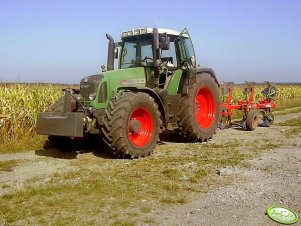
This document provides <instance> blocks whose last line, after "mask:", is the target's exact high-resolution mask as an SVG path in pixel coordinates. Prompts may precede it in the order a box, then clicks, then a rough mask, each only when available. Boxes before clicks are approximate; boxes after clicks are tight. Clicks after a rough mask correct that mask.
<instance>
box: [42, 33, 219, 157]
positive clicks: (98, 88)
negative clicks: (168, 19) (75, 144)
mask: <svg viewBox="0 0 301 226" xmlns="http://www.w3.org/2000/svg"><path fill="white" fill-rule="evenodd" d="M106 36H107V38H108V40H109V44H108V59H107V67H105V66H102V72H101V73H99V74H96V75H91V76H88V77H86V78H84V79H82V80H81V82H80V89H64V90H63V91H64V92H65V95H64V96H63V97H62V98H60V99H59V100H58V101H57V102H56V103H55V104H54V105H53V106H52V107H51V110H50V112H43V113H39V114H38V119H37V133H38V134H44V135H48V136H49V140H50V141H52V142H53V143H58V142H59V141H61V140H62V139H71V138H84V137H86V136H88V135H90V134H95V135H97V136H100V137H101V139H102V140H103V141H104V143H106V144H107V146H108V147H109V149H110V150H111V151H112V152H113V153H114V154H115V155H117V156H118V157H121V158H136V157H144V156H147V155H149V154H151V153H152V151H153V150H154V148H155V146H156V142H157V141H158V140H159V133H161V132H162V131H163V130H166V129H170V130H171V129H173V130H175V131H176V133H178V134H179V135H180V136H181V137H183V139H184V140H185V141H186V142H196V141H207V140H208V139H210V138H211V137H212V136H213V134H214V132H215V131H216V128H217V124H218V120H219V115H220V106H219V105H220V103H219V92H218V86H219V85H218V81H217V79H216V77H215V74H214V72H213V70H211V69H209V68H197V66H196V65H197V64H196V57H195V52H194V48H193V44H192V41H191V39H190V36H189V33H188V31H187V29H184V30H183V31H182V32H177V31H173V30H168V29H157V28H145V29H134V30H130V31H126V32H122V34H121V41H120V42H116V43H114V40H113V38H112V37H111V36H110V35H106ZM115 59H118V65H119V66H118V69H117V70H114V64H115V63H114V61H115Z"/></svg>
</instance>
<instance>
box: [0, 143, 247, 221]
mask: <svg viewBox="0 0 301 226" xmlns="http://www.w3.org/2000/svg"><path fill="white" fill-rule="evenodd" d="M179 145H181V146H179ZM234 146H237V145H231V144H225V145H214V144H213V145H211V144H206V145H202V144H199V143H196V144H168V145H160V146H159V147H158V148H157V149H158V150H156V152H157V153H158V154H155V155H153V156H150V157H148V158H144V159H136V160H117V159H103V158H96V157H93V158H79V159H77V160H76V161H75V162H73V164H75V165H76V166H77V168H76V170H75V171H71V172H68V173H62V174H56V175H54V176H53V177H51V180H50V181H48V182H47V183H44V184H43V183H42V185H41V183H39V185H35V183H29V185H28V187H26V188H25V189H23V190H19V191H16V192H14V193H10V194H6V195H3V196H2V197H1V198H0V216H1V218H2V221H1V220H0V224H1V223H2V224H16V223H17V224H25V225H27V224H55V225H64V224H77V225H95V224H96V225H135V224H137V222H140V221H139V216H140V215H144V214H146V213H150V212H152V211H153V210H155V209H156V208H160V207H164V206H168V205H174V204H185V203H187V202H188V201H189V200H191V198H192V197H193V196H194V195H196V194H198V193H199V192H204V191H207V190H208V189H210V188H212V187H215V186H219V185H224V184H228V183H230V181H231V179H230V178H228V179H227V177H223V178H221V177H219V176H217V174H216V170H217V169H219V168H223V167H226V166H236V165H239V164H241V163H242V162H243V160H244V159H245V157H246V156H245V155H244V154H241V153H240V151H239V149H238V148H235V147H234ZM166 147H168V148H166ZM171 149H175V152H177V151H181V152H183V153H185V155H184V154H182V155H179V156H178V157H177V158H175V156H173V155H174V154H175V153H174V152H169V151H171ZM225 153H227V154H225ZM29 207H30V208H29ZM1 218H0V219H1ZM146 221H147V222H152V221H154V219H147V220H146ZM140 223H141V222H140Z"/></svg>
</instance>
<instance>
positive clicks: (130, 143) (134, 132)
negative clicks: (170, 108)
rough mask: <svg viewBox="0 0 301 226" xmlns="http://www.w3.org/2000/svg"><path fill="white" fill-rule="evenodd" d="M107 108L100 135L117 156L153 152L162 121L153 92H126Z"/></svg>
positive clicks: (136, 156)
mask: <svg viewBox="0 0 301 226" xmlns="http://www.w3.org/2000/svg"><path fill="white" fill-rule="evenodd" d="M105 112H106V115H105V116H104V117H103V126H102V128H101V133H102V134H101V135H102V137H103V141H104V142H105V143H106V144H107V145H108V147H109V149H110V151H112V152H113V153H114V154H115V155H116V156H118V157H120V158H138V157H145V156H148V155H150V154H151V153H152V152H153V150H154V148H155V146H156V143H157V141H158V139H159V133H160V132H161V130H160V127H161V124H162V121H161V119H160V112H159V110H158V106H157V104H156V103H155V101H154V99H153V98H152V97H151V96H149V95H148V94H146V93H132V92H123V93H121V95H120V96H118V97H115V98H114V99H112V100H111V101H110V104H109V107H108V108H107V109H106V111H105ZM150 122H151V123H150ZM140 135H141V136H140ZM139 139H140V140H139Z"/></svg>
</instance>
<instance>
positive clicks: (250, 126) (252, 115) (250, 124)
mask: <svg viewBox="0 0 301 226" xmlns="http://www.w3.org/2000/svg"><path fill="white" fill-rule="evenodd" d="M257 114H258V112H257V111H256V110H251V111H250V112H249V113H248V115H247V119H246V127H247V130H250V131H253V130H254V129H256V127H257V125H258V116H257Z"/></svg>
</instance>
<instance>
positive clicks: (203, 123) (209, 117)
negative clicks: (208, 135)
mask: <svg viewBox="0 0 301 226" xmlns="http://www.w3.org/2000/svg"><path fill="white" fill-rule="evenodd" d="M195 103H196V104H195V105H196V106H195V119H196V121H197V123H198V125H199V126H200V127H201V128H204V129H207V128H209V127H210V126H211V125H212V123H213V121H214V117H215V111H216V106H215V101H214V98H213V95H212V93H211V91H210V90H209V88H207V87H203V88H201V89H199V91H198V92H197V95H196V97H195Z"/></svg>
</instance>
